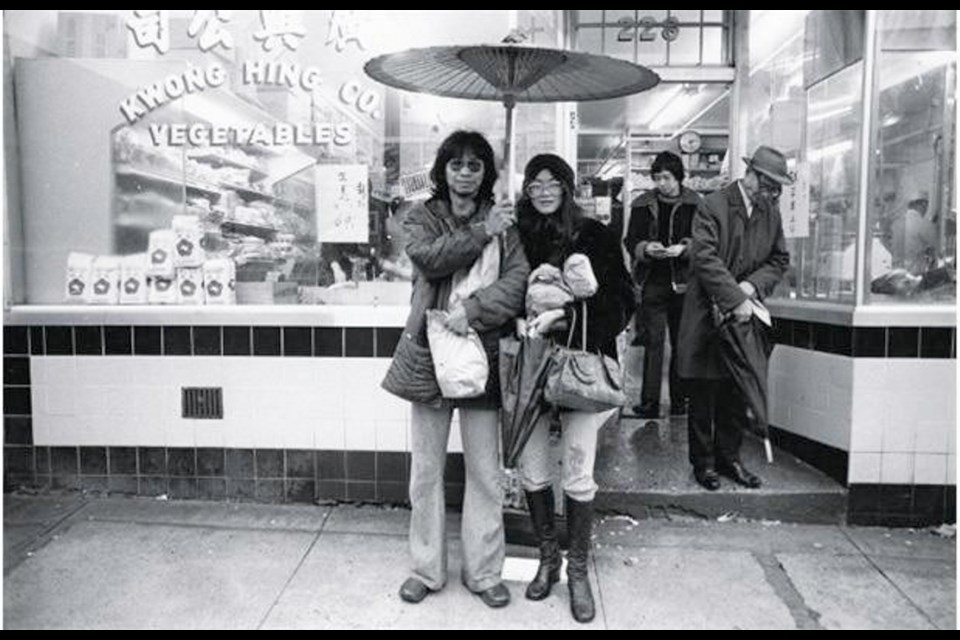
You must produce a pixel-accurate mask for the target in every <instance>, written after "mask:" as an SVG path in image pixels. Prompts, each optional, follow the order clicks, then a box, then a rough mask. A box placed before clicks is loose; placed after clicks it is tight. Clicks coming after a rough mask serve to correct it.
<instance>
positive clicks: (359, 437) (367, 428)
mask: <svg viewBox="0 0 960 640" xmlns="http://www.w3.org/2000/svg"><path fill="white" fill-rule="evenodd" d="M343 429H344V431H343V441H344V448H345V449H346V450H347V451H376V450H377V426H376V422H375V421H374V420H351V419H346V420H344V421H343Z"/></svg>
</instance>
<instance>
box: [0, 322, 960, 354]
mask: <svg viewBox="0 0 960 640" xmlns="http://www.w3.org/2000/svg"><path fill="white" fill-rule="evenodd" d="M17 328H18V327H5V329H7V330H9V331H8V335H10V336H11V337H12V338H13V342H12V343H11V346H10V347H9V348H8V349H7V351H8V352H10V353H8V355H17V354H24V351H29V352H30V353H31V354H32V355H44V354H46V355H74V354H75V353H76V354H77V355H96V353H97V348H98V347H99V346H100V345H99V344H97V343H98V340H97V338H96V335H95V333H96V332H97V331H100V330H101V329H102V331H103V332H104V334H103V338H102V348H103V353H105V354H107V355H115V354H125V355H128V354H130V353H135V354H137V355H159V354H160V353H161V351H162V353H163V354H164V355H177V356H188V355H193V356H219V355H223V356H255V355H259V356H285V357H304V356H309V355H311V354H312V355H313V356H315V357H322V358H342V357H348V358H374V357H375V358H389V357H391V356H392V355H393V351H394V349H395V348H396V345H397V342H398V341H399V339H400V336H401V335H402V334H403V329H402V328H401V327H274V326H223V327H218V326H209V327H208V326H197V327H179V326H164V327H152V326H134V327H102V328H95V327H90V326H85V325H77V326H76V327H69V326H68V327H52V326H51V327H21V328H22V329H23V331H19V332H18V331H13V330H15V329H17ZM24 331H27V333H26V334H25V333H24ZM131 331H132V333H131ZM956 333H957V332H956V328H954V327H849V326H841V325H833V324H826V323H820V322H807V321H804V320H790V319H787V318H774V331H773V339H774V340H775V342H776V343H777V344H782V345H785V346H791V347H796V348H799V349H807V350H810V351H820V352H823V353H831V354H836V355H843V356H850V357H854V358H939V359H945V358H947V359H955V358H956V342H957V338H956ZM218 335H219V337H220V344H219V345H217V344H216V343H217V339H216V337H217V336H218ZM131 337H132V339H131ZM25 338H26V340H27V342H29V343H30V344H29V345H27V344H25V343H24V339H25ZM158 342H161V343H162V349H161V348H160V346H159V345H158V344H157V343H158ZM28 347H29V348H28ZM11 350H13V351H11ZM17 350H19V351H17ZM24 355H25V354H24Z"/></svg>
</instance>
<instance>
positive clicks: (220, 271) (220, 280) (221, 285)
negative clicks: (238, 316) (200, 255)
mask: <svg viewBox="0 0 960 640" xmlns="http://www.w3.org/2000/svg"><path fill="white" fill-rule="evenodd" d="M236 281H237V267H236V265H235V264H234V262H233V260H230V259H229V258H215V259H213V260H207V261H206V262H204V263H203V284H204V289H205V290H206V302H207V304H211V305H220V304H236V303H237V291H236Z"/></svg>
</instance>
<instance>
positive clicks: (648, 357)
mask: <svg viewBox="0 0 960 640" xmlns="http://www.w3.org/2000/svg"><path fill="white" fill-rule="evenodd" d="M682 311H683V295H682V294H677V293H674V292H673V289H672V288H671V286H670V281H669V280H666V281H664V282H660V281H657V280H654V281H650V282H647V283H646V284H644V287H643V304H642V305H641V306H640V322H641V323H643V327H644V331H645V332H646V340H645V341H644V344H645V346H646V349H645V350H644V355H643V390H642V391H641V392H640V402H641V403H642V405H643V406H644V407H646V408H659V406H660V385H661V382H662V380H663V352H664V348H663V340H664V338H665V337H666V336H665V335H664V334H666V333H667V329H669V333H670V404H671V405H680V404H682V403H683V399H684V398H685V397H686V395H687V394H686V393H685V390H684V389H683V388H682V383H681V380H680V376H679V375H677V335H678V334H679V333H680V314H681V312H682Z"/></svg>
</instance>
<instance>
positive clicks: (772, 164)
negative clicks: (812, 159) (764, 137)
mask: <svg viewBox="0 0 960 640" xmlns="http://www.w3.org/2000/svg"><path fill="white" fill-rule="evenodd" d="M743 161H744V162H746V163H747V166H748V167H750V168H751V169H753V170H754V171H756V172H757V173H762V174H763V175H765V176H767V177H768V178H770V179H771V180H776V181H777V182H779V183H780V184H793V178H791V177H790V173H789V172H788V171H787V159H786V158H785V157H784V156H783V154H782V153H780V152H779V151H777V150H776V149H774V148H773V147H766V146H759V147H757V150H756V151H754V152H753V157H752V158H744V159H743Z"/></svg>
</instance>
